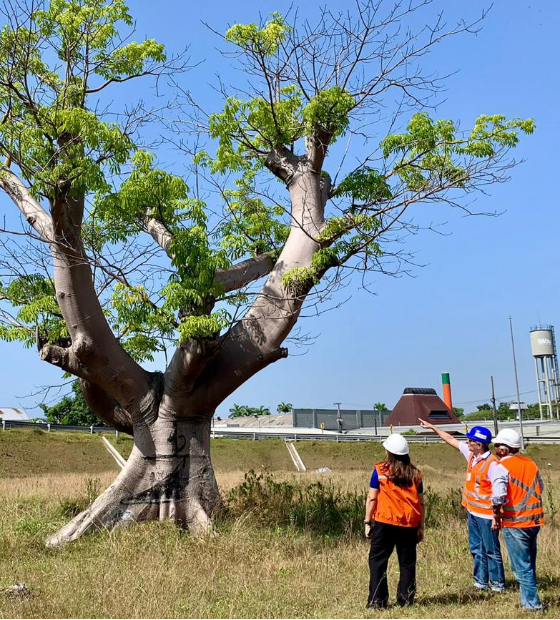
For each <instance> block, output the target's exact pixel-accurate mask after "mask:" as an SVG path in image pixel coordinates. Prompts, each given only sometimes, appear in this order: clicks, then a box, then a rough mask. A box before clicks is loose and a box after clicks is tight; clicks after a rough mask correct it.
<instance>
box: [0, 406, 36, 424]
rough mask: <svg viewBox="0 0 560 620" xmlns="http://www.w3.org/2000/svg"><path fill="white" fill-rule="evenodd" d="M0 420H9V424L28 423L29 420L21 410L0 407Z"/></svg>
mask: <svg viewBox="0 0 560 620" xmlns="http://www.w3.org/2000/svg"><path fill="white" fill-rule="evenodd" d="M0 420H6V421H8V420H9V421H10V422H29V421H30V420H31V418H30V417H29V416H28V415H27V413H25V411H24V410H23V409H16V408H15V407H0Z"/></svg>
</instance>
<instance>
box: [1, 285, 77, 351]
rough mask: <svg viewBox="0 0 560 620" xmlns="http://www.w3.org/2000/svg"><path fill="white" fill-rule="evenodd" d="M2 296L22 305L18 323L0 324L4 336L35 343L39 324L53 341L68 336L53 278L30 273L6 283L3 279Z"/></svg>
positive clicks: (30, 345) (27, 345)
mask: <svg viewBox="0 0 560 620" xmlns="http://www.w3.org/2000/svg"><path fill="white" fill-rule="evenodd" d="M0 298H3V299H5V300H6V301H8V302H9V303H10V304H11V305H12V306H13V307H15V308H18V310H17V312H16V314H15V319H16V321H17V324H8V325H0V339H1V340H7V341H8V342H12V341H16V340H17V341H21V342H23V343H24V345H25V346H26V347H32V346H35V344H36V334H35V328H38V329H39V332H40V333H41V335H42V337H44V338H46V339H47V340H49V341H50V342H55V341H57V340H59V339H60V338H65V337H66V336H67V331H66V325H65V323H64V321H63V320H62V316H61V314H60V310H59V308H58V304H57V302H56V297H55V291H54V284H53V281H52V279H50V278H46V277H45V276H42V275H40V274H29V275H23V276H20V277H19V278H14V279H13V280H11V281H10V282H9V283H7V284H5V285H3V284H2V282H1V281H0Z"/></svg>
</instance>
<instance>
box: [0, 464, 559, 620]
mask: <svg viewBox="0 0 560 620" xmlns="http://www.w3.org/2000/svg"><path fill="white" fill-rule="evenodd" d="M321 480H322V479H321ZM349 480H350V481H354V480H355V478H354V477H353V475H352V474H349V473H346V474H340V475H333V476H331V477H330V478H329V479H328V481H327V482H325V483H323V482H321V484H325V492H324V493H321V494H318V493H317V486H316V485H317V480H316V477H315V476H313V475H312V474H307V475H300V476H296V475H293V474H292V475H290V476H286V475H281V474H276V475H274V476H273V477H272V478H271V477H270V475H265V476H263V477H261V479H260V483H256V482H255V480H254V477H253V480H252V481H251V477H250V478H249V481H248V482H249V484H248V486H247V484H246V486H245V487H241V486H238V487H237V488H236V490H235V491H234V492H233V493H232V495H231V496H230V499H229V500H228V502H230V508H231V511H230V513H229V514H228V515H227V516H225V517H223V518H222V519H221V520H220V521H219V523H218V526H217V528H218V531H217V535H216V536H211V537H208V538H204V539H193V538H191V537H189V536H188V535H185V534H181V533H180V532H179V531H178V530H177V529H176V528H175V527H174V526H173V525H171V524H170V523H147V524H141V525H135V526H133V527H130V528H127V529H118V530H114V531H112V532H107V531H100V532H96V533H93V534H91V535H88V536H85V537H83V538H82V539H80V540H79V541H78V542H77V543H75V544H73V545H71V546H69V547H67V548H65V549H63V550H60V551H52V550H48V549H45V548H44V546H43V540H44V537H45V536H46V535H47V534H48V533H50V532H52V531H54V530H56V529H57V528H58V527H60V525H61V524H62V523H64V521H65V520H66V518H67V517H66V516H65V514H64V512H65V508H66V503H64V502H61V501H60V500H59V499H56V498H54V497H53V496H52V495H51V494H49V495H44V494H40V493H38V494H37V495H36V496H29V497H25V498H23V497H21V496H20V495H18V494H17V493H16V494H15V495H14V494H9V493H6V492H0V575H1V577H0V589H1V588H3V587H6V586H8V585H10V584H12V583H14V582H16V581H17V582H20V583H25V584H26V585H27V587H28V588H29V590H30V592H31V596H30V597H28V598H22V599H18V598H13V597H8V596H6V595H3V596H2V595H0V617H12V618H35V617H40V618H55V617H57V618H65V617H77V618H84V617H90V618H91V617H93V618H99V617H106V618H115V617H116V618H119V617H122V618H128V617H138V618H159V617H162V618H181V617H182V618H185V617H187V618H188V617H194V618H247V617H249V618H287V617H292V618H331V617H332V618H374V617H376V618H377V617H379V618H448V617H449V618H492V617H496V618H498V617H499V618H519V617H532V616H531V615H530V614H526V613H523V612H521V611H520V610H519V609H518V608H517V604H518V599H519V595H518V592H517V591H516V590H515V587H514V582H513V580H512V576H511V573H510V572H509V571H508V572H507V578H508V586H509V588H508V592H507V594H505V595H492V594H489V593H488V594H487V593H476V592H473V590H472V577H471V570H472V566H471V559H470V555H469V552H468V543H467V535H466V526H465V523H464V520H462V519H461V517H459V516H457V514H456V508H457V507H456V506H455V507H454V506H453V505H452V503H450V502H449V501H448V499H446V496H445V493H439V491H434V494H435V493H438V494H439V500H438V501H436V502H435V504H434V505H433V506H432V509H433V510H435V513H434V514H435V516H437V517H438V518H437V519H433V518H431V519H430V524H429V526H428V529H427V536H426V541H425V542H424V543H423V544H422V545H421V546H420V547H419V557H418V595H417V602H416V604H415V605H414V606H412V607H411V608H409V609H401V608H399V607H395V606H393V607H390V608H389V609H388V610H387V611H385V612H383V613H380V612H377V611H373V610H371V611H370V610H366V609H365V601H366V597H367V582H368V568H367V554H368V543H367V541H366V540H365V539H363V538H362V537H361V535H360V533H359V530H358V529H356V530H353V529H352V528H345V527H342V528H339V527H338V525H337V524H338V523H339V519H340V518H342V519H351V520H352V519H357V518H358V513H356V510H359V509H358V508H355V507H357V506H358V505H359V504H362V502H363V497H362V494H363V490H362V491H361V492H358V493H359V497H358V498H356V497H355V496H353V493H352V492H351V491H350V490H349V489H350V487H349V485H348V481H349ZM460 480H461V476H460V475H459V474H457V475H456V476H455V482H456V484H460ZM246 482H247V481H246ZM434 483H435V481H434ZM242 489H244V490H242ZM91 491H92V481H91V479H88V478H84V479H83V486H82V489H81V491H80V492H78V493H76V492H74V496H73V500H74V501H75V502H77V503H81V502H83V501H85V500H86V499H87V496H88V494H90V493H91ZM240 494H241V495H242V496H243V501H242V502H241V503H238V500H239V496H240ZM321 495H323V496H324V497H323V498H321V497H320V496H321ZM294 500H295V501H294ZM428 501H429V502H434V495H433V496H432V499H429V500H428ZM243 502H245V504H244V503H243ZM325 502H326V503H325ZM326 506H329V507H328V509H327V508H326ZM275 507H276V508H277V510H276V513H275V514H274V519H271V518H270V516H271V515H272V513H273V511H274V508H275ZM264 508H266V509H267V510H268V511H269V513H268V515H267V514H263V509H264ZM294 511H295V512H294ZM321 516H323V517H324V523H323V524H322V527H321V528H318V527H317V523H318V521H317V520H316V519H317V518H321ZM329 524H330V525H329ZM330 526H333V527H331V528H330V529H329V527H330ZM539 544H540V551H539V559H538V567H539V574H540V585H539V588H540V592H541V595H542V598H543V601H544V602H545V603H546V604H547V606H548V611H547V615H548V616H549V617H558V615H559V613H560V605H559V600H560V586H559V584H560V567H559V565H558V562H557V558H558V555H559V553H560V529H559V528H558V526H557V525H556V524H548V525H547V526H546V527H545V528H543V531H542V533H541V535H540V541H539ZM397 579H398V574H397V570H396V561H395V558H393V559H392V560H391V563H390V566H389V585H390V591H391V593H392V597H393V599H394V593H395V588H396V582H397Z"/></svg>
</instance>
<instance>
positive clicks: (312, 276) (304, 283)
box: [282, 267, 317, 297]
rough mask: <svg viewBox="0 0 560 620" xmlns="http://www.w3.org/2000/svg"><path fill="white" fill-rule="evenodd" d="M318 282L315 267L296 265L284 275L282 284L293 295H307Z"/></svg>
mask: <svg viewBox="0 0 560 620" xmlns="http://www.w3.org/2000/svg"><path fill="white" fill-rule="evenodd" d="M316 283H317V275H316V272H315V269H313V267H294V269H290V271H287V272H286V273H285V274H283V275H282V286H283V287H284V288H285V289H286V290H287V291H288V293H289V294H290V295H291V296H292V297H300V296H302V295H305V294H306V293H307V292H308V291H309V290H310V289H311V287H312V286H313V285H314V284H316Z"/></svg>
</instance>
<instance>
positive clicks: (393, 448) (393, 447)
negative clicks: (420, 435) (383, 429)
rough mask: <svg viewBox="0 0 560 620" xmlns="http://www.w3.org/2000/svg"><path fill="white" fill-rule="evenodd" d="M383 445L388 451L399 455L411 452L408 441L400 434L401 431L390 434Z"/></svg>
mask: <svg viewBox="0 0 560 620" xmlns="http://www.w3.org/2000/svg"><path fill="white" fill-rule="evenodd" d="M383 447H384V448H385V450H387V452H390V453H391V454H397V455H399V456H402V455H404V454H408V453H409V452H410V448H409V447H408V441H407V440H406V439H405V438H404V437H403V436H402V435H399V433H393V434H392V435H389V437H387V439H386V440H385V441H384V442H383Z"/></svg>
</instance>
